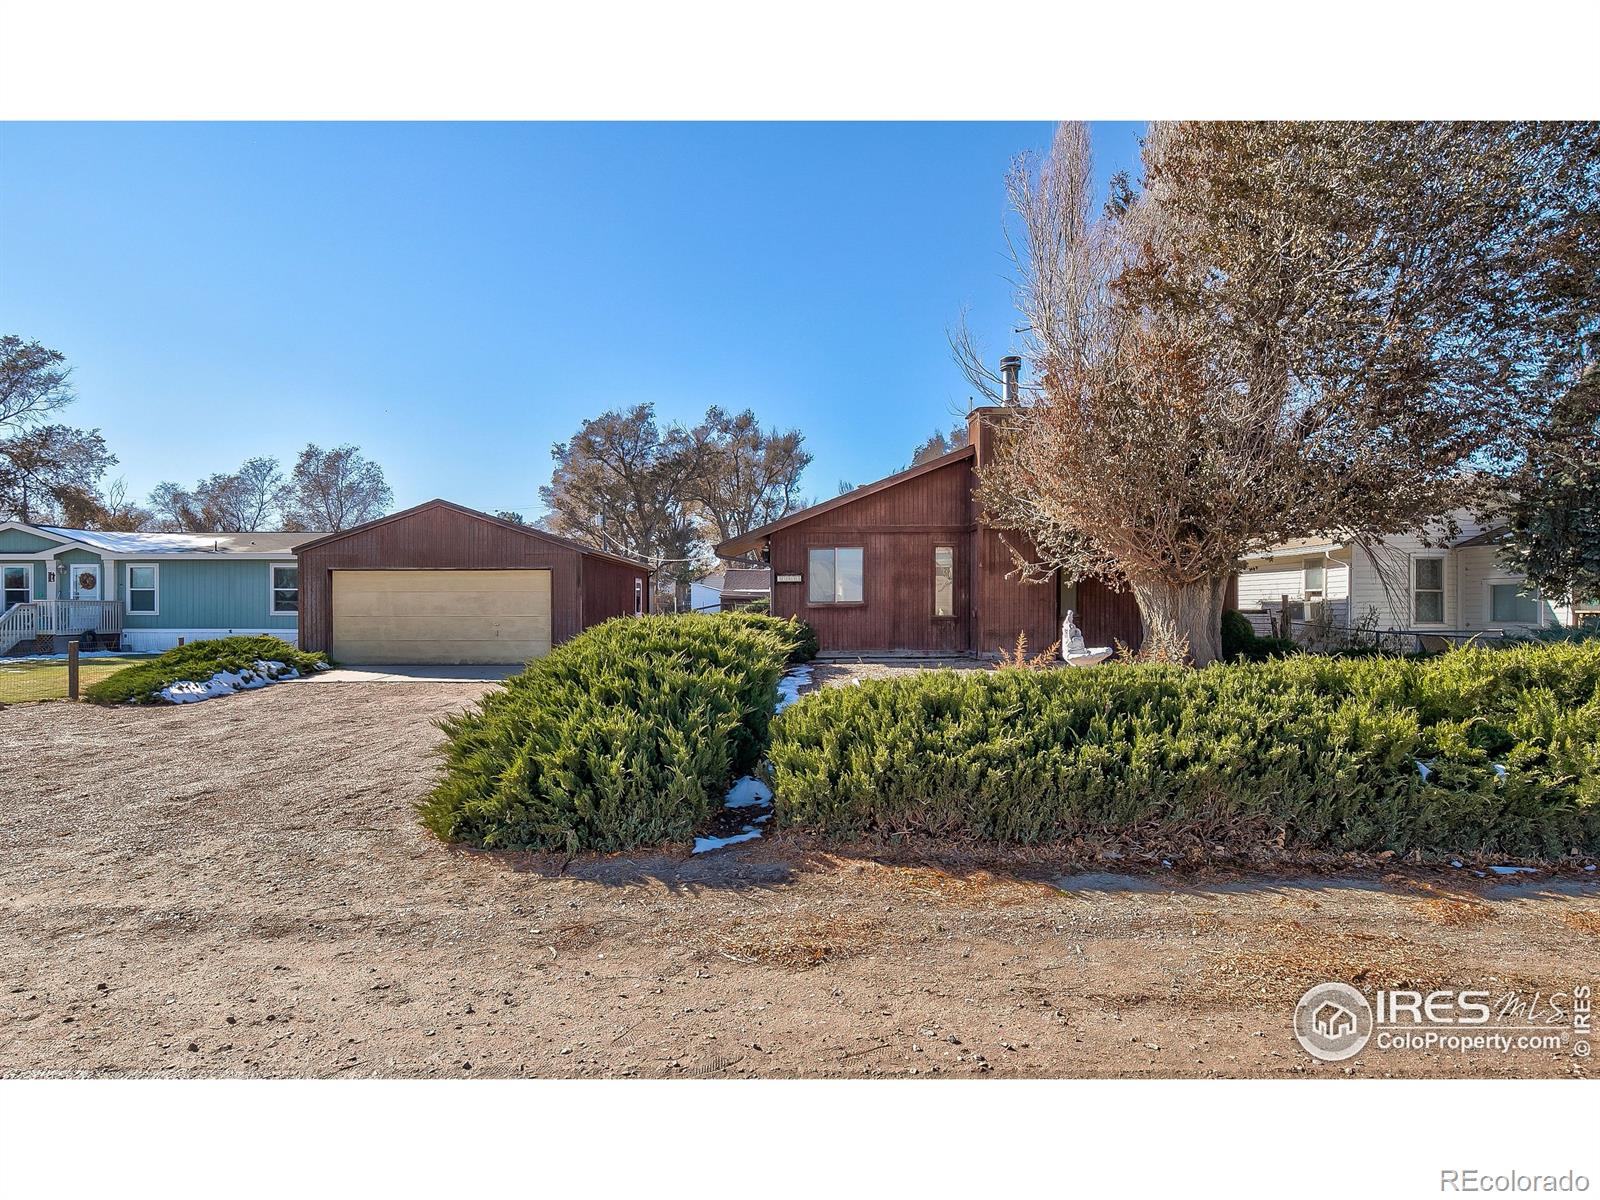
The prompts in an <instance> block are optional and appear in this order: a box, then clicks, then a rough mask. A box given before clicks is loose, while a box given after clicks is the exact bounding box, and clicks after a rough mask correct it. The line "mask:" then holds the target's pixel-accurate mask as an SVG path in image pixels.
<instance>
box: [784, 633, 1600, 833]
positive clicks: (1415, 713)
mask: <svg viewBox="0 0 1600 1200" xmlns="http://www.w3.org/2000/svg"><path fill="white" fill-rule="evenodd" d="M773 739H774V741H773V745H772V748H771V751H770V754H769V758H770V761H771V764H772V770H773V775H774V780H773V783H774V790H775V791H776V793H777V819H778V821H779V822H780V823H781V824H783V825H788V826H802V827H808V828H811V829H815V830H818V831H822V832H825V833H829V834H838V835H846V836H850V835H859V834H865V833H872V832H895V831H914V832H926V833H931V834H959V835H970V836H974V837H978V838H984V839H992V840H999V841H1003V842H1011V843H1038V842H1048V841H1054V840H1058V839H1070V838H1073V837H1080V836H1086V837H1108V836H1109V837H1119V838H1121V837H1130V838H1134V839H1141V838H1148V837H1150V836H1152V835H1153V836H1156V837H1160V838H1172V837H1177V838H1190V837H1192V838H1199V839H1203V840H1204V842H1205V844H1207V845H1216V844H1219V843H1220V844H1223V845H1225V846H1227V847H1228V848H1230V849H1234V850H1238V851H1239V852H1243V853H1248V852H1250V851H1251V850H1255V849H1259V848H1261V847H1262V846H1263V845H1269V846H1280V847H1287V848H1297V849H1320V850H1334V851H1366V852H1375V851H1381V850H1393V851H1396V852H1408V851H1412V850H1422V851H1454V852H1473V851H1481V852H1493V853H1501V854H1507V855H1540V856H1556V855H1561V854H1564V853H1569V852H1572V851H1574V850H1577V851H1581V852H1595V851H1600V645H1596V644H1595V643H1589V644H1587V645H1555V646H1523V647H1519V648H1515V649H1510V650H1478V649H1468V650H1460V651H1453V652H1451V653H1448V654H1445V655H1442V656H1439V657H1437V658H1434V659H1431V660H1426V661H1410V660H1403V659H1393V658H1389V659H1365V660H1362V659H1355V660H1351V659H1333V658H1323V657H1318V656H1313V655H1300V656H1296V657H1293V658H1282V659H1273V660H1271V661H1267V662H1263V663H1236V664H1230V665H1221V666H1214V667H1211V668H1209V669H1206V670H1201V671H1195V670H1183V669H1180V668H1173V667H1160V666H1112V667H1100V668H1095V669H1092V670H1079V671H1072V670H1061V671H1053V672H1046V673H1039V672H1024V671H999V672H992V673H978V672H966V673H960V672H951V671H940V672H926V673H922V674H919V675H916V676H912V677H907V678H902V679H896V680H883V681H875V682H868V683H864V684H862V685H861V686H858V687H848V688H835V689H827V690H824V691H822V692H819V693H817V694H814V695H811V696H808V697H806V698H805V699H803V700H802V701H801V702H800V703H798V704H795V705H793V706H791V707H790V708H789V709H788V710H786V711H785V712H784V713H783V714H782V715H781V716H779V717H778V718H777V720H776V722H775V724H774V727H773ZM1419 764H1421V766H1420V768H1419Z"/></svg>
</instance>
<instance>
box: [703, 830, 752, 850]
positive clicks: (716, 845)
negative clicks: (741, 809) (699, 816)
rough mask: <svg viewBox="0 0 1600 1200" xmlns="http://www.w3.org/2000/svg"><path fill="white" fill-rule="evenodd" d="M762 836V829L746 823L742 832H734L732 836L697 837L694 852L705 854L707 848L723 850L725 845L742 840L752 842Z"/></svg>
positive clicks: (736, 843)
mask: <svg viewBox="0 0 1600 1200" xmlns="http://www.w3.org/2000/svg"><path fill="white" fill-rule="evenodd" d="M760 836H761V830H759V829H757V828H756V827H755V826H754V825H746V826H745V827H744V830H743V831H742V832H740V833H736V834H733V835H732V836H731V837H720V838H715V837H712V838H695V840H694V852H695V853H696V854H704V853H705V852H706V851H707V850H721V849H722V848H723V847H724V846H736V845H738V844H739V843H740V842H751V841H754V840H755V839H756V838H758V837H760Z"/></svg>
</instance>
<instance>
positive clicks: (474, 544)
mask: <svg viewBox="0 0 1600 1200" xmlns="http://www.w3.org/2000/svg"><path fill="white" fill-rule="evenodd" d="M297 555H298V558H299V563H300V644H301V646H302V647H304V648H305V649H308V650H321V651H324V652H328V653H331V652H332V649H333V572H334V571H337V570H368V571H385V570H387V571H395V570H448V571H475V570H518V569H521V570H527V569H534V568H543V569H546V570H549V571H550V573H551V576H550V637H551V641H552V642H554V643H559V642H563V641H565V640H567V639H568V638H570V637H572V636H574V635H575V634H577V633H578V632H580V631H581V630H582V629H584V628H585V627H586V626H587V625H589V624H591V623H593V621H594V620H603V619H604V618H605V617H606V616H614V615H617V614H618V613H621V612H624V611H626V612H632V611H633V596H632V586H633V585H632V583H631V582H630V583H629V584H628V585H627V586H628V589H629V591H628V603H627V607H626V608H625V609H623V608H615V609H614V610H610V609H608V607H607V604H608V602H607V600H606V599H605V598H604V597H606V596H608V595H610V593H611V592H612V591H614V590H615V587H614V585H613V584H612V583H611V582H610V579H611V577H610V574H609V573H608V572H609V570H610V569H611V568H613V567H615V568H616V569H618V570H622V569H626V570H628V571H632V572H642V571H643V570H644V568H642V567H625V564H623V563H621V562H620V561H619V560H616V559H612V558H611V557H609V556H596V555H592V554H590V553H588V552H585V551H583V550H582V549H580V548H578V547H575V546H573V545H570V544H568V543H566V542H565V541H564V540H562V539H559V538H554V537H551V536H549V535H545V534H543V533H542V532H540V531H537V530H532V529H529V528H527V527H523V526H516V525H510V524H507V523H505V522H502V521H499V520H497V519H495V518H493V517H489V516H486V515H484V514H481V513H475V512H473V511H472V510H471V509H466V508H462V507H460V506H459V505H454V504H450V503H448V502H446V501H438V500H435V501H430V502H429V503H427V504H423V505H419V506H418V507H416V508H414V509H408V510H406V511H405V512H401V513H396V514H394V515H393V516H391V517H386V518H383V519H382V520H379V521H376V522H372V523H370V524H368V525H365V526H359V527H357V528H356V529H353V530H350V531H347V532H346V533H344V534H342V535H330V536H329V537H326V538H321V539H318V540H316V541H313V542H311V543H308V544H307V545H304V546H301V547H300V548H299V550H298V551H297ZM596 567H599V568H601V572H600V575H601V583H600V588H599V595H598V596H597V598H596V599H595V600H594V601H593V602H592V603H591V604H589V605H588V606H586V605H585V603H584V584H585V581H586V572H592V571H594V569H595V568H596ZM630 578H631V577H630Z"/></svg>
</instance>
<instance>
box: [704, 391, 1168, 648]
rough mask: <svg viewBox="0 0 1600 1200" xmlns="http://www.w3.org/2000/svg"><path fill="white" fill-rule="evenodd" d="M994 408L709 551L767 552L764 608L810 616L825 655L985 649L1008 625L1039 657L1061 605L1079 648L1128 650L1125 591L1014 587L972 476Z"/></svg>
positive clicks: (1094, 585)
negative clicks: (942, 450)
mask: <svg viewBox="0 0 1600 1200" xmlns="http://www.w3.org/2000/svg"><path fill="white" fill-rule="evenodd" d="M1002 411H1003V410H1002V409H999V408H978V409H974V410H973V411H972V412H971V413H970V414H969V415H968V418H967V432H968V444H967V445H965V446H963V447H961V448H960V449H959V450H953V451H951V452H950V453H949V454H945V455H943V456H941V457H939V458H936V459H932V460H930V461H928V462H925V463H921V464H919V465H917V466H915V467H912V468H911V469H910V470H907V471H901V472H899V473H898V474H895V475H890V476H889V477H888V478H887V479H880V480H878V481H877V482H876V483H869V484H866V485H864V486H862V487H858V488H856V489H855V490H854V491H852V492H847V493H846V494H844V495H842V496H837V497H835V498H834V499H832V500H828V501H825V502H823V503H821V504H818V505H814V506H813V507H811V508H807V509H803V510H802V511H800V512H796V513H791V514H789V515H788V516H786V517H784V518H783V519H782V520H778V521H774V522H773V523H772V524H770V525H766V526H763V527H762V528H760V529H755V530H752V531H751V532H750V533H748V534H746V535H745V536H743V537H739V538H733V539H731V540H729V541H726V542H723V543H722V544H721V545H719V546H718V547H717V553H718V554H719V555H721V556H722V557H724V558H739V557H747V556H751V555H756V556H758V557H764V558H765V559H766V561H767V562H769V563H770V564H771V567H772V611H773V612H774V613H776V614H778V615H779V616H786V617H799V618H801V619H802V620H804V621H806V622H808V623H809V624H810V625H811V626H812V627H813V628H815V629H816V631H817V640H818V643H819V645H820V647H821V649H822V651H823V652H824V653H834V654H866V655H872V654H890V655H893V654H907V655H944V654H948V655H967V654H978V655H993V654H996V653H998V652H999V650H1000V649H1001V648H1002V647H1003V648H1007V649H1009V648H1010V647H1012V646H1014V645H1015V644H1016V640H1017V635H1018V634H1019V633H1022V634H1026V635H1027V639H1028V645H1029V646H1030V647H1031V649H1032V651H1033V652H1038V651H1040V650H1043V649H1044V648H1045V647H1047V646H1049V645H1050V644H1051V643H1052V642H1055V641H1056V640H1057V639H1058V638H1059V637H1060V633H1061V620H1062V617H1063V616H1064V614H1065V612H1066V611H1067V610H1068V609H1071V610H1073V611H1074V612H1075V613H1076V614H1077V622H1078V624H1079V626H1081V627H1082V629H1083V630H1084V634H1085V638H1086V640H1087V641H1088V643H1089V644H1090V645H1104V646H1109V645H1111V644H1112V642H1113V640H1119V641H1122V642H1124V643H1126V644H1127V645H1129V646H1135V647H1136V646H1138V645H1139V643H1140V641H1141V640H1142V636H1143V635H1142V625H1141V622H1140V619H1139V610H1138V607H1137V605H1135V603H1134V601H1133V598H1132V596H1130V595H1128V594H1127V593H1124V592H1118V591H1114V590H1112V589H1111V588H1109V587H1107V586H1106V585H1105V584H1103V583H1100V582H1098V581H1094V580H1084V581H1080V582H1077V583H1070V582H1066V581H1064V580H1061V579H1059V577H1057V578H1053V579H1052V580H1050V581H1049V582H1044V583H1030V582H1024V581H1022V580H1020V579H1018V578H1016V577H1015V575H1016V571H1015V566H1014V560H1013V557H1012V553H1011V550H1010V548H1009V547H1008V546H1007V545H1006V542H1005V541H1003V540H1002V538H1001V535H1000V533H999V531H997V530H995V529H992V528H990V527H988V526H986V525H984V524H983V521H982V514H981V513H980V512H979V510H978V505H977V502H976V501H975V500H974V499H973V491H974V489H975V487H976V486H977V475H976V472H977V471H978V470H979V469H980V468H981V467H983V466H984V464H985V463H986V462H987V460H988V456H989V454H990V451H991V447H992V444H993V429H992V422H993V418H994V416H995V415H996V414H997V413H999V412H1002ZM1007 537H1008V538H1009V540H1010V541H1011V542H1012V543H1013V544H1021V543H1019V539H1018V538H1017V536H1016V535H1015V534H1008V535H1007ZM1024 548H1025V547H1024Z"/></svg>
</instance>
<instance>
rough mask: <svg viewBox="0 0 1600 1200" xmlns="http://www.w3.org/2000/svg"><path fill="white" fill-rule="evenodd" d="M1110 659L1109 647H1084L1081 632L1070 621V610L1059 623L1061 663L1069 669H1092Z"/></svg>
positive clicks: (1074, 623)
mask: <svg viewBox="0 0 1600 1200" xmlns="http://www.w3.org/2000/svg"><path fill="white" fill-rule="evenodd" d="M1110 657H1111V647H1110V646H1086V645H1084V641H1083V630H1081V629H1079V628H1078V626H1077V623H1076V622H1074V621H1073V619H1072V610H1071V609H1070V608H1069V609H1067V615H1066V617H1065V618H1064V619H1063V620H1062V622H1061V661H1063V662H1064V663H1066V664H1067V666H1069V667H1092V666H1095V665H1096V664H1097V663H1103V662H1105V660H1106V659H1108V658H1110Z"/></svg>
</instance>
